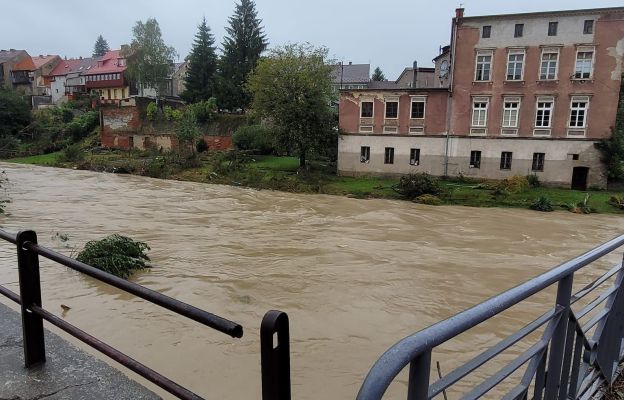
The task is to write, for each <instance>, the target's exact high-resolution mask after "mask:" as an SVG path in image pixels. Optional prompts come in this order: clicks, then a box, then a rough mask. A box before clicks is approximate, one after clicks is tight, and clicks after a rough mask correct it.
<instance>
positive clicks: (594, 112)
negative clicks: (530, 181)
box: [338, 7, 624, 189]
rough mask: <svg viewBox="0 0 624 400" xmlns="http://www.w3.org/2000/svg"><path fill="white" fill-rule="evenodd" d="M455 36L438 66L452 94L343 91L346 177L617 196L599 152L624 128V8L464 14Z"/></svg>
mask: <svg viewBox="0 0 624 400" xmlns="http://www.w3.org/2000/svg"><path fill="white" fill-rule="evenodd" d="M451 37H452V38H453V41H452V42H451V44H450V47H449V48H448V49H447V50H446V51H443V52H442V53H441V54H440V55H439V56H438V57H436V58H435V59H434V63H435V68H434V70H435V74H436V75H438V76H437V77H436V80H437V81H441V82H447V83H448V88H445V87H432V88H424V87H423V88H388V89H383V88H381V89H374V88H368V89H347V90H342V91H341V98H340V127H341V128H342V130H343V132H344V134H342V135H341V136H340V140H339V154H338V171H339V173H340V174H343V175H366V174H372V175H400V174H406V173H414V172H427V173H430V174H434V175H440V176H442V175H444V176H446V175H448V176H459V175H465V176H473V177H479V178H488V179H503V178H506V177H509V176H512V175H527V174H536V175H537V176H538V177H539V179H540V181H542V182H544V183H547V184H551V185H558V186H567V187H572V188H577V189H585V188H587V187H588V186H595V187H605V186H606V176H605V174H604V166H603V165H602V162H601V161H600V158H601V155H600V153H599V152H598V150H597V149H596V147H595V144H596V143H597V142H598V141H600V140H602V139H604V138H608V137H609V136H610V134H611V128H612V127H613V126H614V124H615V117H616V110H617V106H618V98H619V96H618V95H619V90H620V84H621V65H622V61H623V58H624V51H622V48H623V47H622V46H623V45H622V43H624V8H621V7H618V8H601V9H586V10H569V11H553V12H535V13H523V14H505V15H491V16H476V17H466V16H464V10H463V9H461V8H459V9H457V10H456V16H455V18H453V20H452V24H451ZM441 86H444V85H441Z"/></svg>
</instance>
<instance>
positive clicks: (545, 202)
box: [529, 196, 555, 212]
mask: <svg viewBox="0 0 624 400" xmlns="http://www.w3.org/2000/svg"><path fill="white" fill-rule="evenodd" d="M529 208H530V209H531V210H535V211H543V212H550V211H554V210H555V209H554V207H553V205H552V201H551V200H550V199H549V198H548V197H546V196H540V197H538V198H537V199H535V201H533V203H531V205H530V206H529Z"/></svg>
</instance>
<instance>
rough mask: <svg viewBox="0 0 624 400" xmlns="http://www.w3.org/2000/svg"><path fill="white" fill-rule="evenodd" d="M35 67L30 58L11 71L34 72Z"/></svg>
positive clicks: (16, 65)
mask: <svg viewBox="0 0 624 400" xmlns="http://www.w3.org/2000/svg"><path fill="white" fill-rule="evenodd" d="M36 69H37V67H36V66H35V63H34V62H33V60H32V58H31V57H30V56H28V57H26V58H24V59H23V60H22V61H20V62H18V63H17V64H15V65H14V66H13V71H34V70H36Z"/></svg>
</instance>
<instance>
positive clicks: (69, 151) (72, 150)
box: [59, 144, 85, 162]
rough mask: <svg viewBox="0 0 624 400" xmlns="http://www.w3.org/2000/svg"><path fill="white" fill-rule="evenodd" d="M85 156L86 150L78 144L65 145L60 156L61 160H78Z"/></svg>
mask: <svg viewBox="0 0 624 400" xmlns="http://www.w3.org/2000/svg"><path fill="white" fill-rule="evenodd" d="M84 158H85V153H84V150H83V149H82V148H81V147H80V146H79V145H77V144H72V145H71V146H67V147H65V149H64V150H63V151H62V152H61V155H60V156H59V161H61V162H77V161H82V160H84Z"/></svg>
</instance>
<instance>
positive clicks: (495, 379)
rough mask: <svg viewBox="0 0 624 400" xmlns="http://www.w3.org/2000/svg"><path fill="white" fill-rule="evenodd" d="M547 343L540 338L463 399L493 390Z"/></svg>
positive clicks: (468, 399) (467, 399) (466, 399)
mask: <svg viewBox="0 0 624 400" xmlns="http://www.w3.org/2000/svg"><path fill="white" fill-rule="evenodd" d="M547 345H548V342H547V341H545V340H540V341H539V342H537V343H535V344H534V345H533V346H531V347H529V349H528V350H526V351H524V352H523V353H522V354H520V355H519V356H518V357H516V358H515V359H514V360H513V361H512V362H510V363H509V364H507V365H506V366H505V367H504V368H503V369H501V370H500V371H499V372H498V373H497V374H495V375H493V376H491V377H490V378H488V379H487V380H486V381H485V382H483V383H481V384H480V385H479V386H477V387H476V388H474V389H473V390H471V391H470V393H468V394H466V395H465V396H462V397H461V399H462V400H473V399H478V398H480V397H481V396H483V395H484V394H486V393H487V392H489V391H490V390H492V388H493V387H494V386H496V385H498V384H499V383H501V382H502V381H503V380H504V379H505V378H507V377H508V376H509V375H511V374H513V373H514V371H516V370H517V369H518V368H520V367H521V366H523V365H524V364H525V363H526V362H527V361H529V360H530V359H531V358H533V357H534V356H536V355H537V354H539V353H540V352H541V351H543V350H544V349H545V348H546V346H547Z"/></svg>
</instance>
